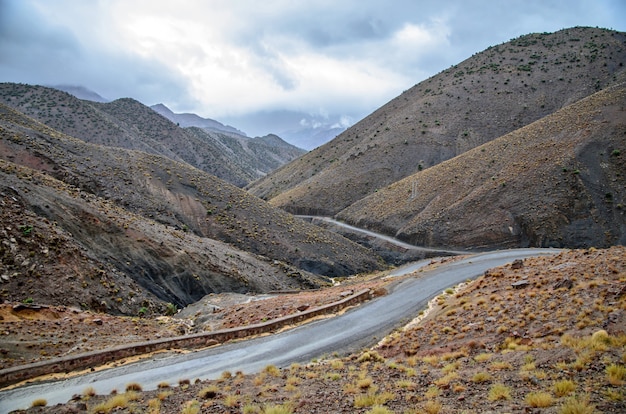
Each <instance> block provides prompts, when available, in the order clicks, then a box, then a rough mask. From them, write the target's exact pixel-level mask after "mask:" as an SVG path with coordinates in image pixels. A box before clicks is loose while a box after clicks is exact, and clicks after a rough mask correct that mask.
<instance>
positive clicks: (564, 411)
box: [559, 396, 596, 414]
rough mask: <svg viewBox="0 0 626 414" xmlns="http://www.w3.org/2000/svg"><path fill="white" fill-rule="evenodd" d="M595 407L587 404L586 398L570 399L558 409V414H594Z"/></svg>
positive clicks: (587, 398)
mask: <svg viewBox="0 0 626 414" xmlns="http://www.w3.org/2000/svg"><path fill="white" fill-rule="evenodd" d="M595 412H596V407H595V406H593V405H591V404H589V397H588V396H576V397H570V398H568V399H567V400H565V402H564V403H563V405H561V407H560V408H559V414H594V413H595Z"/></svg>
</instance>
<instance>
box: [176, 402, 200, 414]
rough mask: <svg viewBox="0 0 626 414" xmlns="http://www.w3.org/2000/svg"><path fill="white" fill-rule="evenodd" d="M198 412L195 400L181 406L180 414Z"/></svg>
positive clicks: (194, 413) (196, 413) (198, 405)
mask: <svg viewBox="0 0 626 414" xmlns="http://www.w3.org/2000/svg"><path fill="white" fill-rule="evenodd" d="M199 412H200V404H199V403H198V401H196V400H191V401H187V402H185V403H184V404H183V409H182V410H181V411H180V413H181V414H198V413H199Z"/></svg>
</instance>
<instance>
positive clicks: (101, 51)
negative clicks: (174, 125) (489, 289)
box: [0, 0, 626, 134]
mask: <svg viewBox="0 0 626 414" xmlns="http://www.w3.org/2000/svg"><path fill="white" fill-rule="evenodd" d="M571 26H599V27H605V28H612V29H615V30H621V31H626V0H520V1H518V0H492V1H488V0H458V1H446V0H432V1H431V0H264V1H258V0H176V1H173V0H99V1H98V0H0V82H23V83H31V84H44V85H58V84H72V85H82V86H85V87H87V88H89V89H92V90H94V91H96V92H97V93H99V94H100V95H102V96H104V97H106V98H108V99H116V98H120V97H133V98H135V99H137V100H139V101H141V102H143V103H145V104H147V105H152V104H155V103H159V102H162V103H164V104H165V105H167V106H168V107H170V108H171V109H172V110H174V111H175V112H195V113H197V114H199V115H202V116H205V117H210V118H214V119H217V120H220V121H224V120H226V121H229V120H230V121H233V120H234V121H237V120H238V119H239V120H241V121H242V120H243V119H244V118H245V117H246V116H248V117H250V116H251V115H252V114H255V113H259V112H262V113H271V112H276V113H280V112H281V111H282V112H285V111H291V112H298V113H299V114H300V113H301V114H308V115H309V117H308V118H307V117H303V118H302V119H301V121H302V123H304V124H306V123H307V122H319V121H320V120H324V119H326V120H329V122H334V123H339V124H343V125H349V124H351V123H353V122H355V121H357V120H358V119H360V118H362V117H363V116H365V115H367V114H369V113H370V112H372V111H373V110H374V109H376V108H378V107H379V106H381V105H383V104H384V103H385V102H387V101H388V100H390V99H391V98H393V97H395V96H397V95H398V94H399V93H401V92H402V91H403V90H405V89H407V88H409V87H411V86H412V85H414V84H416V83H418V82H420V81H421V80H424V79H426V78H427V77H429V76H432V75H434V74H436V73H438V72H439V71H441V70H443V69H445V68H447V67H449V66H450V65H453V64H456V63H458V62H460V61H462V60H464V59H466V58H467V57H469V56H471V55H472V54H473V53H476V52H479V51H481V50H483V49H485V48H486V47H488V46H490V45H495V44H498V43H502V42H505V41H508V40H510V39H511V38H514V37H517V36H520V35H523V34H527V33H530V32H552V31H556V30H559V29H562V28H566V27H571ZM242 122H243V121H242ZM231 123H232V122H231ZM235 126H237V125H235ZM248 128H249V129H252V128H253V126H250V125H248ZM263 128H270V127H268V126H259V128H258V130H255V131H247V132H249V133H252V134H261V133H266V132H277V131H263V130H262V129H263Z"/></svg>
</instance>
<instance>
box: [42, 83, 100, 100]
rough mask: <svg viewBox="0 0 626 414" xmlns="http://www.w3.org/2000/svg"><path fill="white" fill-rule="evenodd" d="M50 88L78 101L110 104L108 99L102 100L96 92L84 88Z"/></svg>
mask: <svg viewBox="0 0 626 414" xmlns="http://www.w3.org/2000/svg"><path fill="white" fill-rule="evenodd" d="M51 87H52V88H54V89H58V90H60V91H63V92H67V93H69V94H70V95H74V96H75V97H77V98H78V99H84V100H86V101H93V102H110V99H106V98H103V97H102V96H100V95H99V94H98V93H97V92H94V91H92V90H91V89H88V88H85V87H84V86H77V85H52V86H51Z"/></svg>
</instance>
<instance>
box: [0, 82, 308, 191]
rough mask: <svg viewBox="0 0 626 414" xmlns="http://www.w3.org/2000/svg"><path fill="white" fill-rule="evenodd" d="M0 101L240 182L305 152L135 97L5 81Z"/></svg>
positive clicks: (85, 134)
mask: <svg viewBox="0 0 626 414" xmlns="http://www.w3.org/2000/svg"><path fill="white" fill-rule="evenodd" d="M0 102H4V103H5V104H7V105H9V106H11V107H13V108H15V109H17V110H19V111H22V112H23V113H25V114H27V115H29V116H31V117H33V118H35V119H37V120H38V121H40V122H42V123H44V124H46V125H48V126H50V127H52V128H54V129H56V130H58V131H60V132H63V133H65V134H67V135H70V136H73V137H76V138H80V139H82V140H84V141H86V142H90V143H94V144H100V145H107V146H114V147H120V148H126V149H134V150H139V151H144V152H147V153H151V154H157V155H163V156H166V157H168V158H170V159H172V160H175V161H179V162H186V163H188V164H190V165H192V166H194V167H196V168H199V169H201V170H203V171H205V172H208V173H210V174H213V175H215V176H217V177H219V178H222V179H224V180H227V181H228V182H230V183H232V184H235V185H237V186H239V187H243V186H245V185H246V184H248V183H250V182H251V181H254V180H256V179H258V178H260V177H262V176H264V175H265V174H267V173H268V172H270V171H272V170H274V169H276V168H278V167H279V166H281V165H283V164H285V163H287V162H289V161H291V160H293V159H296V158H298V157H299V156H301V155H302V154H304V153H305V151H304V150H302V149H299V148H296V147H294V146H293V145H290V144H287V143H286V142H283V143H282V145H278V143H277V142H276V140H275V139H271V141H272V144H271V145H264V144H263V143H264V140H263V139H258V140H251V139H249V138H246V137H243V136H240V135H237V134H233V133H225V132H216V131H209V130H206V131H205V132H203V133H200V132H198V131H195V130H193V128H192V129H188V128H180V127H178V126H177V125H176V124H174V123H172V122H171V121H170V120H168V119H166V118H164V117H163V116H161V115H159V114H157V113H156V112H155V111H153V110H152V109H150V108H149V107H147V106H145V105H143V104H142V103H140V102H138V101H136V100H134V99H131V98H123V99H117V100H115V101H112V102H106V103H98V102H91V101H85V100H80V99H77V98H76V97H74V96H72V95H70V94H68V93H65V92H62V91H59V90H56V89H51V88H46V87H43V86H32V85H23V84H14V83H2V84H0Z"/></svg>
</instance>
